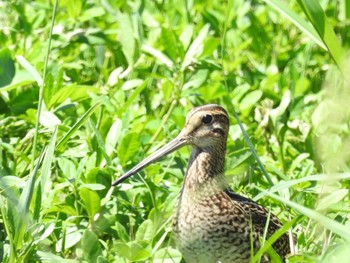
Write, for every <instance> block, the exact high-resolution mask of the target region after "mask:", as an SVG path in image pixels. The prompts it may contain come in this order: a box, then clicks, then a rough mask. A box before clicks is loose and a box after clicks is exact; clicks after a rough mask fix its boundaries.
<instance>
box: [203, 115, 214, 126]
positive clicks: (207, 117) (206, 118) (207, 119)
mask: <svg viewBox="0 0 350 263" xmlns="http://www.w3.org/2000/svg"><path fill="white" fill-rule="evenodd" d="M212 121H213V116H212V115H210V114H205V115H204V116H203V117H202V122H203V123H204V124H210V123H211V122H212Z"/></svg>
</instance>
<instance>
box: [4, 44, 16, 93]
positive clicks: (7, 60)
mask: <svg viewBox="0 0 350 263" xmlns="http://www.w3.org/2000/svg"><path fill="white" fill-rule="evenodd" d="M15 72H16V68H15V64H14V62H13V60H12V58H11V53H10V51H9V50H8V49H7V48H3V49H1V50H0V88H1V87H3V86H6V85H9V84H10V83H11V82H12V80H13V78H14V76H15Z"/></svg>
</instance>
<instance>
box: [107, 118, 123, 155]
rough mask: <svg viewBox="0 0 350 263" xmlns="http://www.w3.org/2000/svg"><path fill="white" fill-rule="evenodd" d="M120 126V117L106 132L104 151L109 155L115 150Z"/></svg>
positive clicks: (120, 129)
mask: <svg viewBox="0 0 350 263" xmlns="http://www.w3.org/2000/svg"><path fill="white" fill-rule="evenodd" d="M122 128H123V127H122V121H121V120H120V119H116V120H115V121H114V122H113V124H112V126H111V128H110V129H109V131H108V133H107V136H106V142H105V145H106V153H107V154H108V155H109V156H111V154H112V153H113V152H114V151H115V147H116V145H117V142H118V141H119V137H120V136H121V132H122Z"/></svg>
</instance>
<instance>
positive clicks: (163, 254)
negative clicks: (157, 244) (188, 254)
mask: <svg viewBox="0 0 350 263" xmlns="http://www.w3.org/2000/svg"><path fill="white" fill-rule="evenodd" d="M152 258H153V260H152V262H153V263H168V262H169V263H170V262H173V263H180V261H181V259H182V255H181V253H180V251H178V250H176V249H173V248H171V247H166V248H161V249H159V250H157V251H156V253H154V256H153V257H152Z"/></svg>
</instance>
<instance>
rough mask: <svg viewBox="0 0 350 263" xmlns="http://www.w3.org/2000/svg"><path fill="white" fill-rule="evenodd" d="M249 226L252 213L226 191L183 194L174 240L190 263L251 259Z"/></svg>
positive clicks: (175, 215)
mask: <svg viewBox="0 0 350 263" xmlns="http://www.w3.org/2000/svg"><path fill="white" fill-rule="evenodd" d="M247 220H248V222H247ZM249 226H250V224H249V216H247V215H246V214H245V212H244V211H243V210H242V209H241V208H240V207H239V206H238V205H237V204H236V203H235V202H234V201H232V200H231V199H230V198H229V197H228V196H227V195H226V194H225V193H224V192H218V193H215V194H211V195H207V196H205V197H201V198H194V196H193V195H192V196H191V195H184V194H183V195H180V197H179V199H178V202H177V205H176V208H175V212H174V217H173V233H174V239H175V242H176V244H177V247H178V248H179V250H180V251H181V253H182V255H183V257H184V258H185V260H186V262H187V263H196V262H201V263H213V262H221V263H226V262H227V263H228V262H229V263H232V262H241V263H244V262H249V259H250V256H251V255H250V253H251V252H250V247H251V243H250V238H251V237H250V227H249Z"/></svg>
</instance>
